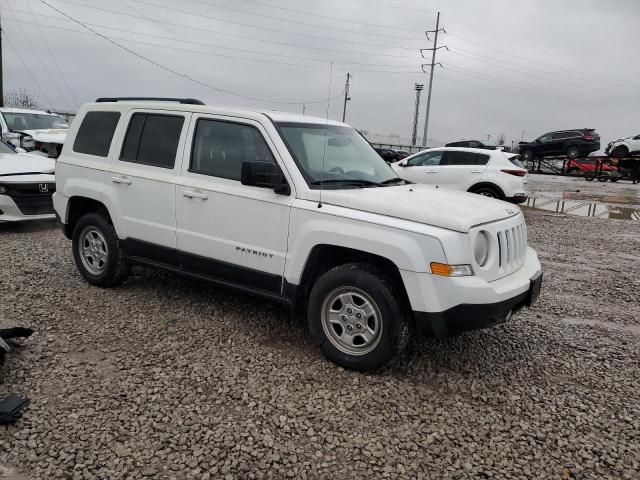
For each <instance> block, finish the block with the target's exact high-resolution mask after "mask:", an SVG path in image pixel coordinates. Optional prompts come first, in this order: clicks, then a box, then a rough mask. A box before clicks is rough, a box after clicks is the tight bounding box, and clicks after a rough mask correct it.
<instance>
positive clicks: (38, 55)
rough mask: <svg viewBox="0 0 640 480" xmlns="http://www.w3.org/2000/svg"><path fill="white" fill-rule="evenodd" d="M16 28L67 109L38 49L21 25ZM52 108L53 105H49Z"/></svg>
mask: <svg viewBox="0 0 640 480" xmlns="http://www.w3.org/2000/svg"><path fill="white" fill-rule="evenodd" d="M14 18H15V14H14ZM18 27H19V28H20V32H21V33H22V36H23V37H24V38H25V40H26V41H27V44H28V45H29V48H30V49H31V50H33V52H34V54H35V57H36V60H37V61H38V63H39V64H40V66H41V67H42V71H43V72H44V74H45V75H46V76H47V78H48V79H49V83H50V84H51V85H53V87H54V88H55V90H56V92H58V95H59V96H60V98H61V99H62V102H63V103H65V104H66V105H67V107H70V104H69V103H67V98H66V97H65V96H64V95H63V94H62V91H61V90H60V88H59V87H58V84H57V83H56V82H55V81H54V80H53V76H52V75H51V72H49V69H48V68H47V66H46V64H45V63H44V61H43V60H42V58H41V57H40V54H39V53H38V49H37V48H35V47H34V45H33V43H31V38H30V37H29V35H27V33H26V32H25V31H24V28H22V25H20V24H18ZM51 106H53V105H51Z"/></svg>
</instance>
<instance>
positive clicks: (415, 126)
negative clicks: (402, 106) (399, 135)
mask: <svg viewBox="0 0 640 480" xmlns="http://www.w3.org/2000/svg"><path fill="white" fill-rule="evenodd" d="M423 88H424V84H422V83H416V85H415V87H414V90H415V91H416V111H415V113H414V114H413V132H412V134H411V145H415V144H416V142H417V140H418V115H419V114H420V94H421V93H422V89H423Z"/></svg>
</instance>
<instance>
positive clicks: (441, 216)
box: [322, 184, 520, 233]
mask: <svg viewBox="0 0 640 480" xmlns="http://www.w3.org/2000/svg"><path fill="white" fill-rule="evenodd" d="M322 203H325V204H331V205H336V206H340V207H345V208H352V209H356V210H362V211H364V212H370V213H376V214H379V215H386V216H389V217H395V218H401V219H403V220H410V221H413V222H419V223H424V224H426V225H432V226H435V227H440V228H446V229H448V230H455V231H457V232H463V233H466V232H468V231H469V230H470V229H471V228H472V227H474V226H476V225H480V224H483V223H488V222H494V221H497V220H502V219H504V218H508V217H512V216H514V215H518V214H519V213H520V208H519V207H517V206H515V205H512V204H510V203H506V202H502V201H500V200H495V199H492V198H487V197H483V196H482V195H476V194H475V193H467V192H460V191H456V190H447V189H442V188H435V187H432V186H429V185H419V184H412V185H402V186H397V187H381V188H355V189H348V190H342V189H341V190H324V191H323V192H322Z"/></svg>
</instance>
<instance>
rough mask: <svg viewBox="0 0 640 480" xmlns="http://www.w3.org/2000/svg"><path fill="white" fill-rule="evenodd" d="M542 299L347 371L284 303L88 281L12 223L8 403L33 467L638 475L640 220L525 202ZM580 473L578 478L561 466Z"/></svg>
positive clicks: (7, 280) (136, 472) (145, 473)
mask: <svg viewBox="0 0 640 480" xmlns="http://www.w3.org/2000/svg"><path fill="white" fill-rule="evenodd" d="M526 217H527V223H528V228H529V240H530V243H531V246H533V247H534V248H535V249H537V251H538V253H539V255H540V259H541V262H542V265H543V269H544V275H545V277H544V285H543V291H542V295H541V297H540V300H539V303H538V304H537V305H536V307H535V308H534V309H533V310H528V311H523V312H522V313H520V314H519V315H518V317H517V318H516V319H515V320H514V321H513V322H511V323H510V324H508V325H504V326H501V327H497V328H493V329H489V330H485V331H478V332H471V333H469V334H466V335H463V336H461V337H458V338H454V339H449V340H445V341H436V340H431V339H420V340H419V341H416V342H415V343H414V344H413V345H412V347H411V351H410V352H409V353H408V354H407V355H405V356H404V357H403V359H402V360H401V361H400V362H399V363H398V364H397V365H395V366H393V367H391V368H387V369H385V370H383V371H382V372H380V373H378V374H374V375H362V374H358V373H354V372H350V371H346V370H343V369H341V368H339V367H336V366H335V365H333V364H331V363H329V362H328V361H327V360H325V359H324V357H322V355H321V353H320V352H319V350H318V349H317V348H316V347H315V346H314V345H312V343H311V341H310V339H309V336H308V334H307V330H306V324H305V322H304V320H303V319H301V318H295V317H291V316H290V315H288V314H287V312H286V311H285V310H283V309H281V308H280V307H278V306H276V305H272V304H269V303H267V302H264V301H262V300H257V299H253V298H250V297H247V296H245V295H241V294H236V293H232V292H228V291H225V290H222V289H219V288H216V287H213V286H207V285H201V284H198V283H195V282H192V281H190V280H187V279H182V278H180V277H177V276H174V275H171V274H167V273H159V272H156V271H153V270H148V269H143V268H136V269H135V270H134V275H133V276H132V277H130V279H129V280H128V281H127V282H126V283H125V284H124V285H122V286H121V287H119V288H116V289H112V290H101V289H98V288H94V287H90V286H89V285H87V284H86V283H85V282H84V281H83V280H82V278H81V277H80V274H79V273H78V272H77V270H76V268H75V265H74V264H73V260H72V256H71V249H70V243H69V242H68V241H67V240H66V239H65V238H64V237H63V235H62V233H61V232H60V231H59V230H58V229H57V227H56V225H55V224H53V223H44V224H39V225H16V226H6V225H2V226H0V238H1V241H0V258H2V263H1V265H0V298H1V299H2V302H1V303H0V324H2V325H4V324H7V325H8V324H24V325H28V326H33V327H34V328H35V330H36V334H35V335H34V336H33V337H32V338H31V339H29V340H28V341H27V342H25V346H24V347H23V348H21V349H18V350H17V351H15V352H13V353H12V354H11V355H10V356H9V357H8V359H7V364H6V365H5V367H4V375H5V378H4V380H5V383H4V384H2V385H0V397H3V396H5V394H7V393H9V392H16V393H20V394H23V395H25V396H27V397H29V398H30V399H31V406H30V409H29V410H28V411H27V412H26V413H25V416H24V418H23V420H22V421H20V422H19V423H18V424H17V426H16V427H12V428H10V429H9V430H8V431H6V432H5V431H2V432H1V433H0V465H5V466H6V465H9V466H11V467H13V468H15V467H17V468H18V469H19V470H20V472H22V473H23V474H24V475H26V476H27V477H28V478H43V479H50V478H105V479H106V478H143V477H147V478H162V479H164V478H166V479H169V478H175V479H186V478H194V479H196V478H198V479H200V478H286V477H290V478H327V479H332V478H381V477H382V478H385V477H388V478H425V479H426V478H505V479H507V478H544V479H548V478H579V479H582V478H594V479H595V478H616V479H619V478H629V479H637V478H639V477H640V388H639V379H640V305H639V302H638V300H639V298H640V278H639V275H638V272H640V255H639V252H640V224H639V223H637V222H629V221H627V222H625V221H615V220H603V219H592V218H580V217H571V216H558V215H554V214H548V213H545V212H539V211H527V213H526ZM563 475H564V477H563Z"/></svg>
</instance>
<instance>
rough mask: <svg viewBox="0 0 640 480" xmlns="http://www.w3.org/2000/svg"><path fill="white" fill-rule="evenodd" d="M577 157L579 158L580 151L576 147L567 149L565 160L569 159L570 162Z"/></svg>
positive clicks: (572, 146)
mask: <svg viewBox="0 0 640 480" xmlns="http://www.w3.org/2000/svg"><path fill="white" fill-rule="evenodd" d="M579 156H580V149H579V148H578V147H576V146H575V145H571V146H570V147H569V148H567V158H570V159H571V160H575V159H576V158H578V157H579Z"/></svg>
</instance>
